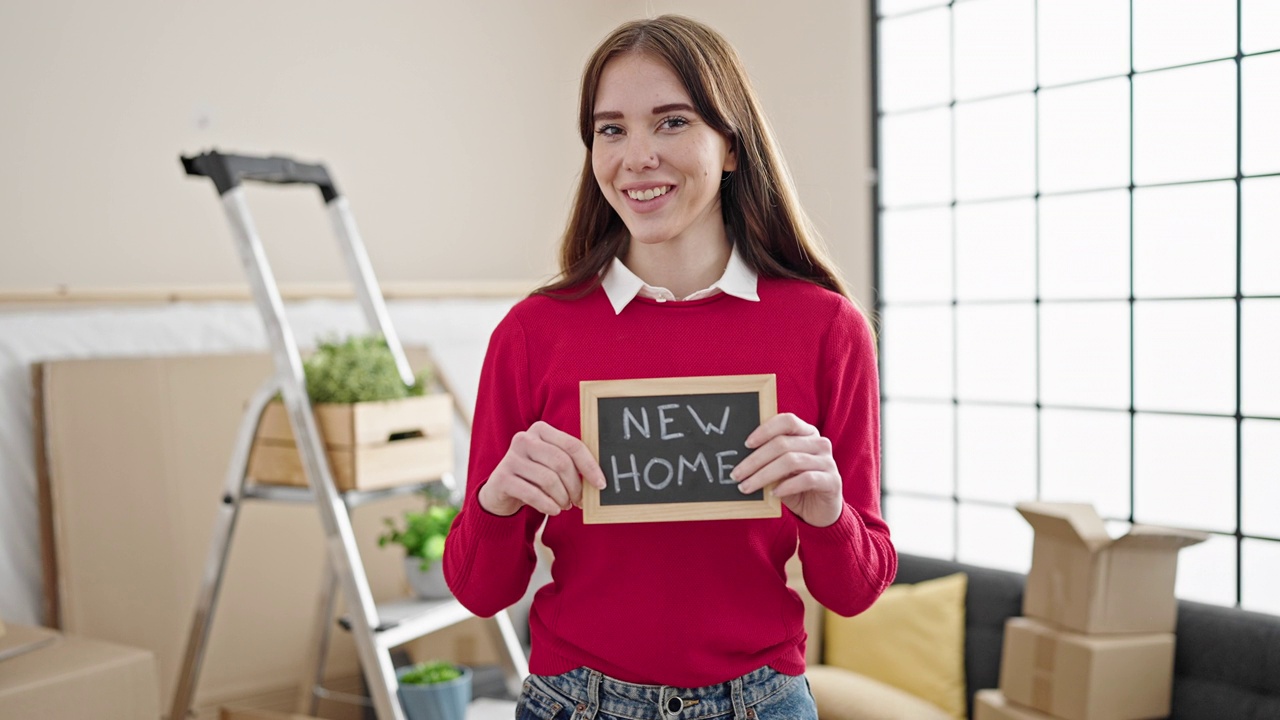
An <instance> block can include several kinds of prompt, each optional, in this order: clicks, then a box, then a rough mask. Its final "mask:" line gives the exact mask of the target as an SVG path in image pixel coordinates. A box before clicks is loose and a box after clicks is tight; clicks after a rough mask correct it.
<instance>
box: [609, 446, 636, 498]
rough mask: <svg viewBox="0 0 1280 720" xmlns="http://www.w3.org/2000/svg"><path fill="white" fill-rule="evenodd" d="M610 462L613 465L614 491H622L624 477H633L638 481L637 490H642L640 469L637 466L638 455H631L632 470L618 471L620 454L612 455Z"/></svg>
mask: <svg viewBox="0 0 1280 720" xmlns="http://www.w3.org/2000/svg"><path fill="white" fill-rule="evenodd" d="M609 462H610V464H612V465H613V491H614V492H616V493H620V492H622V478H631V479H632V480H634V481H635V483H636V492H640V470H639V468H637V467H636V456H635V455H632V456H631V472H629V473H620V472H618V456H617V455H610V456H609Z"/></svg>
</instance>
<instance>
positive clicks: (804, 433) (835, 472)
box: [730, 413, 844, 527]
mask: <svg viewBox="0 0 1280 720" xmlns="http://www.w3.org/2000/svg"><path fill="white" fill-rule="evenodd" d="M746 444H747V447H749V448H754V452H752V453H751V454H750V455H748V456H747V457H746V459H745V460H743V461H742V462H740V463H738V466H737V467H735V468H734V469H733V472H731V473H730V476H731V477H732V478H733V479H734V480H737V481H738V483H739V484H738V489H739V490H741V491H742V492H743V494H749V493H753V492H755V491H757V490H759V489H761V488H764V487H768V486H769V485H773V484H774V483H777V485H776V486H775V487H774V488H773V490H772V491H766V492H772V493H773V494H774V495H776V496H777V497H778V498H779V499H781V500H782V502H783V503H784V504H785V505H786V506H787V507H788V508H790V509H791V512H793V513H795V514H796V515H797V516H798V517H799V518H800V519H801V520H804V521H805V522H807V523H809V524H810V525H813V526H815V527H826V526H828V525H831V524H833V523H834V522H835V521H836V520H839V519H840V514H841V513H842V512H844V493H843V489H844V488H843V482H842V481H841V479H840V471H839V469H838V468H836V461H835V458H833V457H832V456H831V441H830V440H828V439H826V438H825V437H823V436H822V435H820V434H819V433H818V429H817V428H816V427H814V426H812V425H810V424H809V423H807V422H805V421H803V420H801V419H800V418H798V417H796V416H795V415H793V414H791V413H782V414H780V415H775V416H773V417H771V418H769V419H768V420H766V421H765V422H764V423H763V424H761V425H760V427H758V428H756V429H755V431H754V432H752V433H751V434H750V435H748V436H747V443H746Z"/></svg>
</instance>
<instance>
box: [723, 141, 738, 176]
mask: <svg viewBox="0 0 1280 720" xmlns="http://www.w3.org/2000/svg"><path fill="white" fill-rule="evenodd" d="M727 144H728V146H729V151H728V152H726V153H725V155H724V172H726V173H731V172H733V171H734V170H737V169H738V143H737V142H735V141H733V140H732V139H731V140H730V141H729V143H727Z"/></svg>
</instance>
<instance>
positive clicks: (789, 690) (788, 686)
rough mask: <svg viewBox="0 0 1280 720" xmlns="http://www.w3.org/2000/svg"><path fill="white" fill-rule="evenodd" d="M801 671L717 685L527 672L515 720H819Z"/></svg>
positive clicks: (765, 672)
mask: <svg viewBox="0 0 1280 720" xmlns="http://www.w3.org/2000/svg"><path fill="white" fill-rule="evenodd" d="M817 718H818V710H817V708H816V707H815V706H814V704H813V695H811V694H810V693H809V682H808V681H807V680H805V677H804V676H803V675H783V674H782V673H780V672H777V671H776V670H774V669H772V668H768V667H763V668H760V669H759V670H755V671H753V672H750V673H747V674H746V675H743V676H742V677H740V678H734V679H733V680H730V681H729V682H726V683H720V684H719V685H708V686H706V687H700V688H674V687H667V686H665V685H636V684H634V683H628V682H623V681H621V680H614V679H613V678H610V677H606V676H605V675H602V674H600V673H598V672H596V671H595V670H588V669H587V668H578V669H577V670H572V671H570V672H567V673H565V674H563V675H549V676H547V675H530V676H529V677H528V678H527V679H525V681H524V690H523V691H522V692H521V693H520V700H519V702H518V703H517V704H516V720H712V719H716V720H817Z"/></svg>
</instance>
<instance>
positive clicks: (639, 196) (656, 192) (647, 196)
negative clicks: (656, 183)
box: [627, 185, 671, 202]
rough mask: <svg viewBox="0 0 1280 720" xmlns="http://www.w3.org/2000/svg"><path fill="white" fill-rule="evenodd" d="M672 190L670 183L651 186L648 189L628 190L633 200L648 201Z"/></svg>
mask: <svg viewBox="0 0 1280 720" xmlns="http://www.w3.org/2000/svg"><path fill="white" fill-rule="evenodd" d="M670 191H671V186H670V185H662V186H661V187H655V188H649V189H648V190H628V191H627V197H629V198H631V199H632V200H639V201H640V202H646V201H649V200H652V199H654V198H656V197H662V196H663V195H666V194H667V193H668V192H670Z"/></svg>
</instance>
